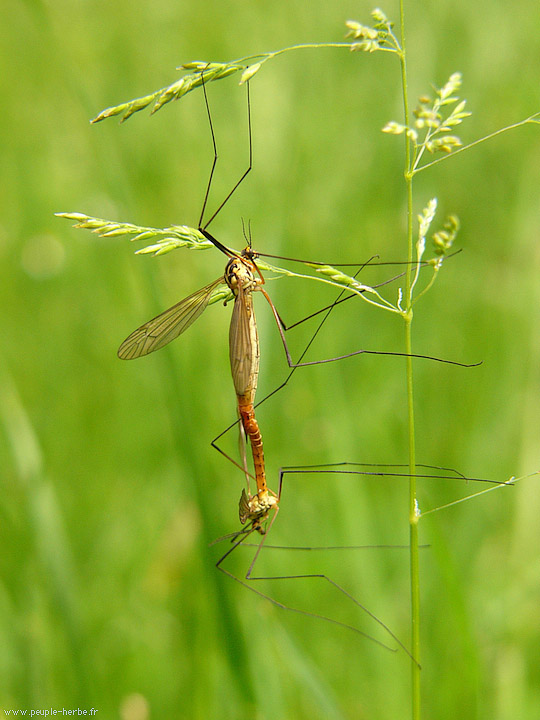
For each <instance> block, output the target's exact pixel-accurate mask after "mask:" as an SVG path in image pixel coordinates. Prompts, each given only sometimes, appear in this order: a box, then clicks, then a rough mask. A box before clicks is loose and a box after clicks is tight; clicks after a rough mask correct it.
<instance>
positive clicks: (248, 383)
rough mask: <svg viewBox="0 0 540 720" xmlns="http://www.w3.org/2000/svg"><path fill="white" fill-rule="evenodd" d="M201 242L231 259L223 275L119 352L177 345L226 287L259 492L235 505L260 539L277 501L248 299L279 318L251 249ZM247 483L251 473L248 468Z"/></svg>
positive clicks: (127, 355)
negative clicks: (259, 409) (260, 416)
mask: <svg viewBox="0 0 540 720" xmlns="http://www.w3.org/2000/svg"><path fill="white" fill-rule="evenodd" d="M201 232H202V233H203V234H204V235H205V237H206V238H207V239H208V240H210V241H211V242H212V243H214V245H215V246H216V247H217V248H218V249H219V250H221V251H222V252H223V253H225V255H227V257H228V258H229V262H228V263H227V266H226V267H225V273H224V275H223V276H222V277H219V278H218V279H217V280H214V282H212V283H210V284H209V285H206V286H205V287H203V288H201V289H200V290H197V292H194V293H193V294H192V295H189V296H188V297H186V298H184V299H183V300H180V302H179V303H177V304H176V305H173V306H172V307H170V308H169V309H168V310H165V312H163V313H161V314H160V315H158V316H157V317H155V318H152V319H151V320H148V322H146V323H144V325H141V327H139V328H137V330H134V331H133V332H132V333H131V335H129V337H127V338H126V339H125V340H124V342H123V343H122V344H121V345H120V347H119V348H118V357H119V358H120V359H122V360H134V359H135V358H139V357H143V356H144V355H149V354H150V353H152V352H154V351H155V350H160V349H161V348H162V347H164V346H165V345H167V344H168V343H170V342H171V341H172V340H175V339H176V338H177V337H178V336H179V335H181V334H182V333H183V332H184V331H185V330H187V329H188V327H189V326H190V325H192V324H193V323H194V322H195V320H197V318H198V317H199V316H200V315H201V314H202V313H203V311H204V310H205V308H206V307H207V305H208V303H209V302H210V300H211V298H212V297H213V295H214V294H215V292H216V290H217V289H218V288H219V287H220V286H221V285H223V284H226V285H227V286H228V287H229V288H230V290H231V292H232V294H233V296H234V308H233V312H232V316H231V324H230V328H229V357H230V362H231V372H232V377H233V382H234V388H235V391H236V396H237V401H238V414H239V416H240V420H241V431H243V432H244V433H245V435H247V437H248V438H249V441H250V445H251V452H252V455H253V466H254V468H255V482H256V483H257V492H256V494H255V495H251V492H250V490H249V485H248V490H247V492H246V490H245V489H244V490H242V496H241V498H240V503H239V515H240V522H241V523H242V524H245V523H246V522H247V521H249V522H250V528H251V529H253V530H257V531H258V532H260V533H261V534H264V532H265V531H264V527H263V525H262V523H263V521H264V520H266V518H267V517H268V513H269V512H270V511H271V510H272V509H275V510H276V511H277V508H278V502H279V500H278V496H277V495H276V493H274V492H273V491H272V490H269V489H268V486H267V484H266V473H265V465H264V452H263V443H262V435H261V431H260V429H259V424H258V422H257V418H256V417H255V409H254V403H255V393H256V390H257V381H258V377H259V357H260V353H259V337H258V333H257V324H256V321H255V313H254V309H253V297H252V294H253V292H255V291H259V292H262V294H263V295H264V296H265V298H266V299H267V301H268V302H269V304H270V306H271V307H272V310H273V312H274V314H275V315H276V317H277V313H276V311H275V308H274V306H273V303H272V301H271V300H270V298H269V296H268V294H267V292H266V291H265V290H264V288H263V287H262V286H263V285H264V277H263V275H262V273H261V271H260V270H259V268H258V267H257V263H256V262H255V258H256V257H257V254H256V253H255V252H254V251H253V250H252V248H251V247H250V246H248V247H246V248H245V249H244V250H243V251H242V253H241V254H237V253H234V252H233V251H231V250H229V249H228V248H226V247H225V246H224V245H222V244H221V243H220V242H219V241H218V240H216V239H215V238H214V237H213V236H212V235H211V234H210V233H209V232H208V231H207V230H203V229H201ZM244 470H245V472H246V478H247V479H248V483H249V473H248V472H247V470H246V468H244Z"/></svg>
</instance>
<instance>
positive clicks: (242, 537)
mask: <svg viewBox="0 0 540 720" xmlns="http://www.w3.org/2000/svg"><path fill="white" fill-rule="evenodd" d="M276 514H277V510H276V513H274V516H273V517H272V520H271V521H270V525H269V527H268V530H267V533H266V534H265V535H264V536H263V538H262V540H261V542H260V543H259V545H258V548H257V551H256V553H255V556H254V558H253V560H252V562H251V564H250V566H249V569H248V571H247V573H246V575H245V576H244V579H243V580H242V579H240V578H239V577H237V576H236V575H234V574H233V573H231V572H230V571H229V570H227V569H226V568H225V567H223V563H224V561H225V560H226V559H227V558H228V557H229V556H230V555H231V554H232V553H233V552H234V551H235V550H236V549H237V548H238V547H239V546H240V545H242V544H243V543H244V541H245V540H246V539H247V538H248V537H249V536H250V534H251V533H252V532H253V528H252V529H248V530H247V531H240V533H238V534H237V535H236V536H233V545H232V547H231V548H230V549H229V550H227V552H226V553H225V554H224V555H222V557H221V558H220V559H219V560H218V561H217V562H216V568H217V569H218V570H219V571H220V572H222V573H224V574H225V575H227V576H228V577H230V578H231V579H233V580H235V581H236V582H237V583H239V584H240V585H242V586H243V587H245V588H247V589H248V590H250V591H251V592H253V593H255V594H256V595H258V596H259V597H261V598H264V599H265V600H268V601H269V602H271V603H272V604H273V605H274V606H275V607H278V608H280V609H282V610H287V611H289V612H293V613H298V614H300V615H305V616H306V617H310V618H314V619H317V620H322V621H324V622H328V623H331V624H332V625H336V626H338V627H342V628H345V629H347V630H351V631H353V632H355V633H357V634H358V635H360V636H362V637H364V638H366V639H367V640H370V641H371V642H374V643H375V644H376V645H379V647H382V648H384V649H385V650H389V651H391V652H396V648H391V647H389V646H388V645H386V644H385V643H383V642H381V641H380V640H377V639H376V638H374V637H373V636H372V635H369V634H368V633H366V632H364V631H363V630H360V628H357V627H355V626H354V625H349V624H348V623H344V622H342V621H340V620H337V619H336V618H331V617H328V616H326V615H322V614H320V613H314V612H310V611H308V610H302V609H301V608H295V607H291V606H289V605H285V604H284V603H282V602H280V601H279V600H276V599H275V598H273V597H272V596H270V595H267V594H266V593H263V592H262V591H260V590H257V589H256V588H254V587H253V586H252V585H251V582H253V581H255V580H302V579H304V580H308V579H319V580H326V581H327V582H328V583H329V584H330V585H332V586H333V587H334V588H336V589H337V590H338V591H339V592H340V593H342V594H343V595H344V596H345V597H347V598H348V599H349V600H351V601H352V602H353V603H354V604H355V605H356V606H357V607H358V608H360V609H361V610H362V611H363V612H364V613H366V614H367V615H368V616H369V617H370V618H371V619H373V620H374V621H375V622H376V623H377V624H378V625H380V626H381V627H382V628H383V630H384V631H385V632H386V633H388V634H389V635H390V637H391V638H392V639H393V640H394V641H395V642H396V643H397V644H398V645H399V647H401V648H402V649H403V650H404V651H405V652H406V653H407V655H408V656H409V657H410V658H411V659H412V660H413V661H414V662H416V661H415V660H414V658H413V657H412V655H411V654H410V652H409V651H408V650H407V648H406V647H405V645H403V643H402V642H401V641H400V640H399V639H398V638H397V637H396V635H395V634H394V633H393V632H392V631H391V630H390V628H389V627H388V626H387V625H386V624H385V623H384V622H383V621H382V620H380V619H379V618H378V617H377V616H376V615H374V614H373V613H372V612H371V611H370V610H368V609H367V608H366V607H365V606H364V605H362V604H361V603H360V602H358V600H356V599H355V598H354V597H353V596H352V595H351V594H350V593H348V592H347V591H346V590H345V589H344V588H342V587H341V586H340V585H339V584H338V583H336V582H335V581H334V580H332V579H331V578H329V577H328V576H326V575H324V574H306V575H285V576H268V577H262V576H261V577H258V576H257V577H256V576H253V575H252V572H253V569H254V566H255V563H256V562H257V559H258V557H259V554H260V552H261V550H262V548H263V546H264V541H265V538H266V537H267V535H268V532H269V531H270V527H271V526H272V524H273V522H274V520H275V517H276ZM238 538H240V539H238Z"/></svg>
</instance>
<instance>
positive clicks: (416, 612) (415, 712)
mask: <svg viewBox="0 0 540 720" xmlns="http://www.w3.org/2000/svg"><path fill="white" fill-rule="evenodd" d="M403 4H404V3H403V0H400V3H399V13H400V31H401V53H400V55H399V58H400V66H401V86H402V92H403V118H404V122H405V125H406V126H407V127H409V126H410V117H409V100H408V87H407V58H406V45H405V10H404V6H403ZM405 166H406V171H405V183H406V187H407V260H408V262H409V266H408V267H410V268H412V267H413V266H412V262H413V184H412V183H413V173H412V171H411V141H410V139H409V137H408V136H407V134H405ZM412 278H413V275H412V271H410V272H407V274H406V280H405V298H406V307H405V312H404V314H403V319H404V322H405V352H406V353H407V359H406V365H405V367H406V374H407V380H406V382H407V422H408V442H409V475H410V480H409V542H410V548H409V553H410V588H411V652H412V655H413V657H414V658H415V659H416V663H415V662H412V663H411V672H412V678H411V700H412V717H413V720H419V718H420V714H421V712H420V711H421V693H420V664H419V663H420V573H419V562H418V514H417V500H416V447H415V428H414V384H413V364H412V357H411V355H412V320H413V310H412Z"/></svg>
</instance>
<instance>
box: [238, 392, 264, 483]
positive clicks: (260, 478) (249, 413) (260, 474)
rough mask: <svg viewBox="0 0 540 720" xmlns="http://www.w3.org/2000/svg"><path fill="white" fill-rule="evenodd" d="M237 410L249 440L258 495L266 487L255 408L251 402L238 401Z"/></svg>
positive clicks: (262, 453) (261, 442) (261, 445)
mask: <svg viewBox="0 0 540 720" xmlns="http://www.w3.org/2000/svg"><path fill="white" fill-rule="evenodd" d="M238 412H239V413H240V418H241V420H242V425H243V427H244V432H245V433H246V435H247V436H248V437H249V442H250V444H251V452H252V455H253V465H254V467H255V480H256V482H257V493H258V494H259V495H260V494H261V493H266V492H267V491H268V488H267V487H266V473H265V469H264V452H263V441H262V435H261V431H260V430H259V423H258V422H257V418H256V417H255V410H254V409H253V405H252V404H248V405H243V404H242V403H241V402H239V403H238Z"/></svg>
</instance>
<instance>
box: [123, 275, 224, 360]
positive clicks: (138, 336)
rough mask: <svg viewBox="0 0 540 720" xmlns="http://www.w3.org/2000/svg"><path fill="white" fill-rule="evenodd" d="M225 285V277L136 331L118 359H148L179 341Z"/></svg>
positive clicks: (128, 339) (124, 345)
mask: <svg viewBox="0 0 540 720" xmlns="http://www.w3.org/2000/svg"><path fill="white" fill-rule="evenodd" d="M223 282H224V279H223V278H222V277H220V278H218V279H217V280H214V282H213V283H210V285H206V286H205V287H203V288H201V289H200V290H197V292H194V293H193V295H189V296H188V297H187V298H184V299H183V300H180V302H179V303H176V305H173V306H172V307H170V308H169V309H168V310H165V312H162V313H161V315H158V316H157V317H155V318H152V320H149V321H148V322H146V323H144V325H141V327H140V328H137V330H134V331H133V332H132V333H131V335H130V336H129V337H127V338H126V339H125V340H124V342H123V343H122V344H121V345H120V347H119V348H118V357H119V358H120V359H122V360H133V359H135V358H139V357H143V355H148V354H149V353H151V352H154V351H155V350H160V349H161V348H162V347H164V346H165V345H167V344H168V343H170V342H171V340H175V339H176V338H177V337H178V336H179V335H181V334H182V333H183V332H184V330H187V329H188V327H189V326H190V325H192V324H193V323H194V322H195V320H197V318H198V317H199V316H200V315H201V314H202V312H203V311H204V309H205V308H206V306H207V305H208V302H209V300H210V298H211V296H212V293H213V292H214V290H215V289H216V288H217V287H218V286H219V285H221V283H223Z"/></svg>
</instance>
